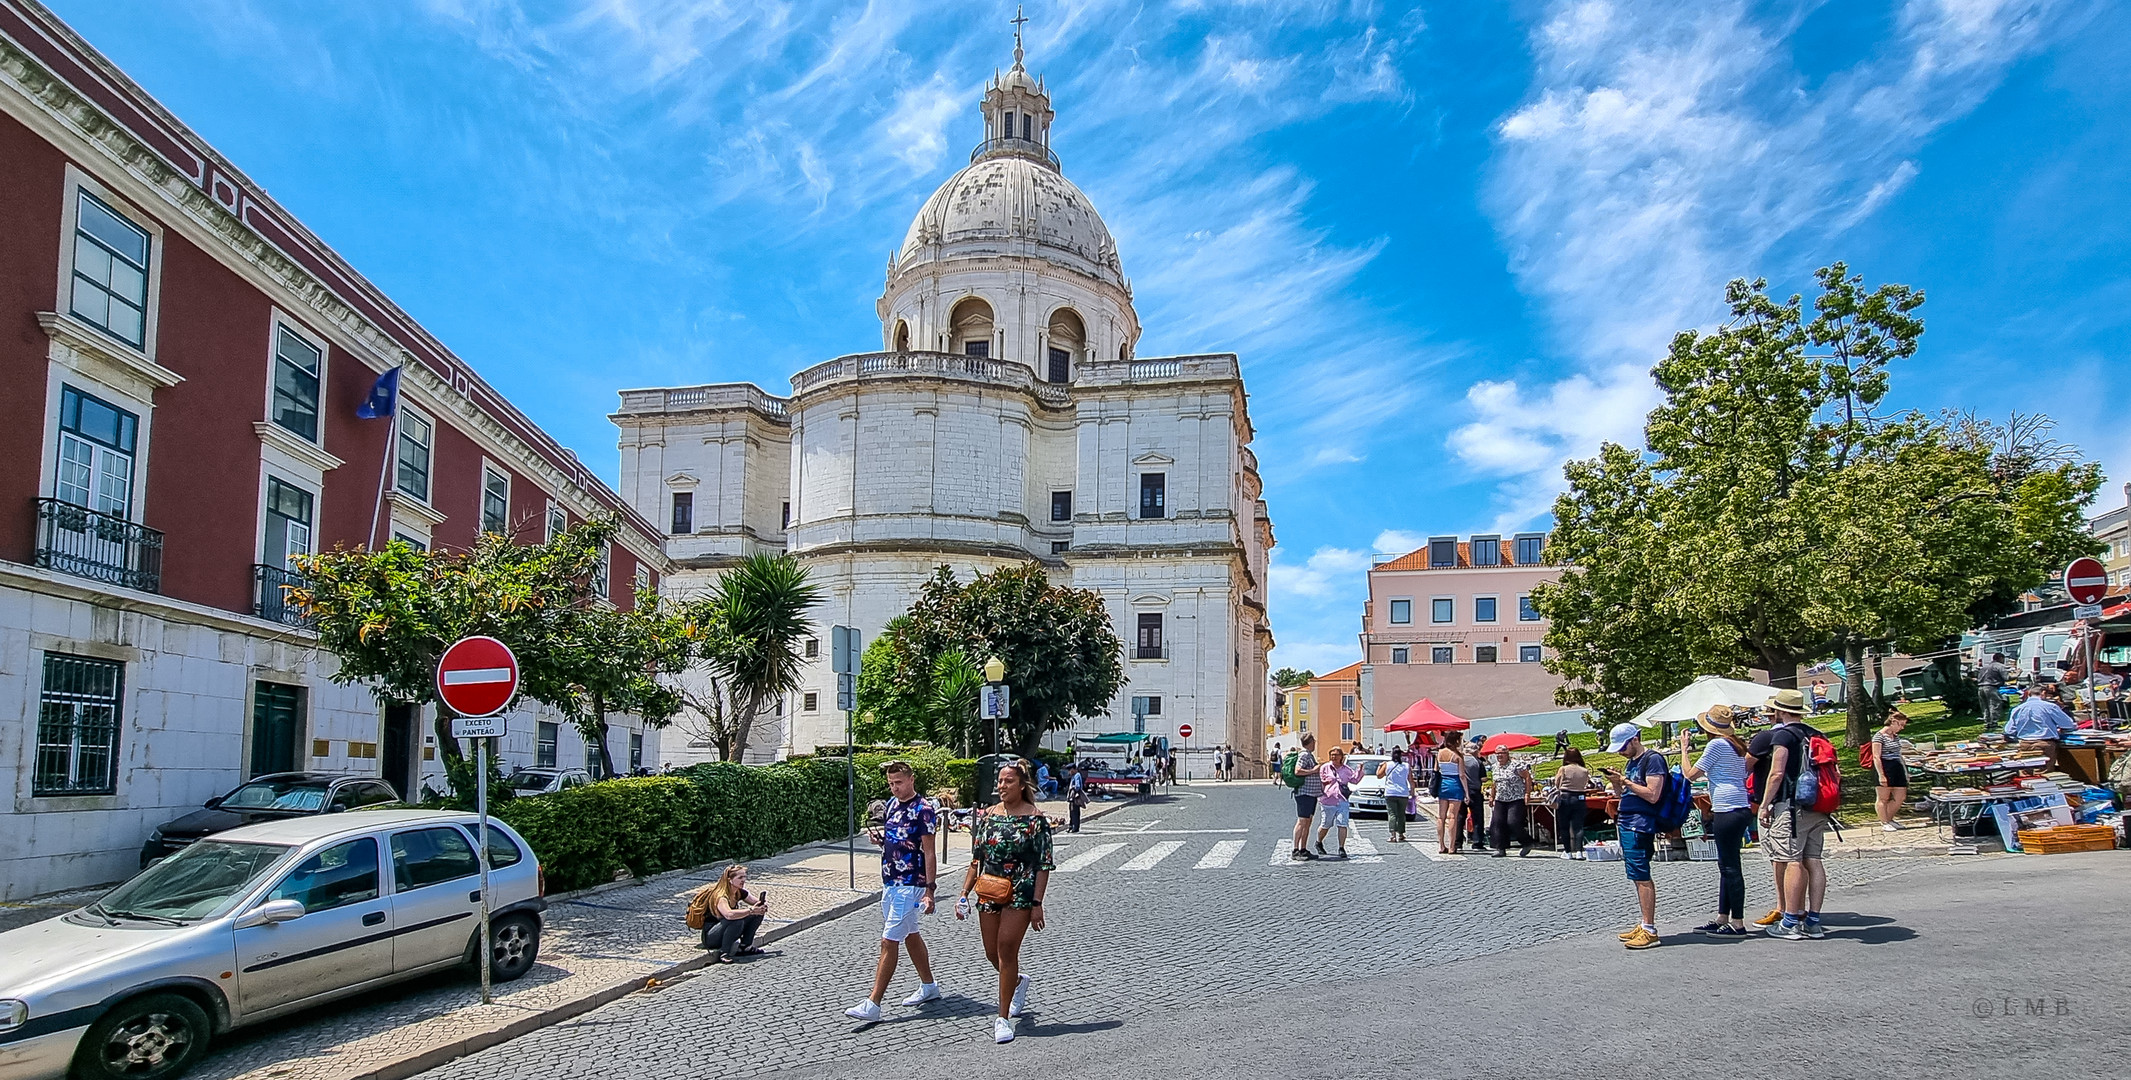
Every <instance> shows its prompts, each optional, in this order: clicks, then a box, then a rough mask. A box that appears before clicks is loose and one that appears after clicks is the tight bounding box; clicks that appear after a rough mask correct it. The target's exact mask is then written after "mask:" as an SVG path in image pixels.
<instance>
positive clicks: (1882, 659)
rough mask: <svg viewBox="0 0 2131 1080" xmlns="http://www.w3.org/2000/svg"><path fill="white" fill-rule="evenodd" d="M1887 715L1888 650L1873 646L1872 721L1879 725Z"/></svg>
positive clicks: (1874, 724)
mask: <svg viewBox="0 0 2131 1080" xmlns="http://www.w3.org/2000/svg"><path fill="white" fill-rule="evenodd" d="M1886 716H1887V650H1886V649H1885V648H1884V647H1881V646H1878V645H1874V646H1873V647H1872V723H1873V726H1875V727H1876V726H1878V725H1879V723H1880V722H1881V721H1882V720H1885V719H1886Z"/></svg>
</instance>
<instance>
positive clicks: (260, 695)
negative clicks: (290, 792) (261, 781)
mask: <svg viewBox="0 0 2131 1080" xmlns="http://www.w3.org/2000/svg"><path fill="white" fill-rule="evenodd" d="M306 696H307V695H306V694H305V693H304V688H303V687H301V686H289V685H287V684H285V683H271V682H262V683H257V684H254V686H253V688H252V771H251V775H253V776H265V775H267V774H268V773H283V772H295V771H296V770H297V769H299V768H301V767H302V765H303V759H302V757H301V756H300V755H301V754H302V752H303V713H304V705H305V698H306Z"/></svg>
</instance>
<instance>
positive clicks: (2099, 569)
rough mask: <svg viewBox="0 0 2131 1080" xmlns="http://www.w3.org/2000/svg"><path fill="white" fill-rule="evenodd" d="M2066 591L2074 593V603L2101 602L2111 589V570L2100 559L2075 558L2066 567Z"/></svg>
mask: <svg viewBox="0 0 2131 1080" xmlns="http://www.w3.org/2000/svg"><path fill="white" fill-rule="evenodd" d="M2064 591H2066V592H2068V593H2071V594H2072V602H2073V603H2076V604H2099V603H2101V598H2102V594H2104V593H2106V592H2108V591H2109V571H2108V569H2107V568H2106V567H2104V566H2102V565H2101V560H2099V559H2088V558H2080V559H2073V560H2072V565H2070V566H2067V567H2065V568H2064Z"/></svg>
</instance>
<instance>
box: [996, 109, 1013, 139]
mask: <svg viewBox="0 0 2131 1080" xmlns="http://www.w3.org/2000/svg"><path fill="white" fill-rule="evenodd" d="M999 137H1000V138H1002V139H1011V138H1013V137H1014V114H1013V113H1007V114H1006V124H1005V130H1004V131H1001V132H1000V133H999Z"/></svg>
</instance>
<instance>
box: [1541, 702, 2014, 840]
mask: <svg viewBox="0 0 2131 1080" xmlns="http://www.w3.org/2000/svg"><path fill="white" fill-rule="evenodd" d="M1902 711H1903V712H1904V713H1907V714H1908V715H1909V726H1908V728H1906V729H1904V730H1903V732H1902V737H1903V738H1905V739H1908V740H1910V741H1912V742H1921V741H1927V740H1930V739H1937V740H1939V742H1940V743H1941V744H1944V743H1948V742H1958V741H1960V740H1962V739H1972V738H1975V737H1976V736H1977V735H1978V734H1980V733H1981V732H1982V731H1983V719H1982V718H1981V717H1979V716H1976V715H1974V714H1972V713H1953V712H1950V711H1948V709H1947V708H1946V705H1945V703H1944V702H1939V701H1922V702H1914V703H1910V704H1905V705H1903V706H1902ZM1808 722H1809V723H1811V724H1812V725H1813V726H1814V727H1815V728H1817V729H1819V730H1820V731H1821V732H1822V733H1823V734H1825V735H1827V737H1828V741H1829V742H1831V743H1834V744H1835V757H1836V759H1837V761H1838V762H1840V764H1841V768H1842V805H1841V806H1840V807H1839V808H1838V809H1837V810H1836V812H1835V814H1836V817H1837V818H1839V819H1840V820H1841V821H1842V822H1843V824H1845V825H1848V824H1853V823H1859V822H1863V823H1869V822H1871V821H1872V820H1873V813H1872V799H1873V780H1874V777H1873V776H1872V774H1871V773H1870V772H1868V771H1867V770H1866V769H1864V768H1863V767H1861V766H1859V765H1858V764H1857V754H1856V752H1855V751H1853V750H1851V749H1850V740H1849V738H1848V736H1847V735H1846V734H1845V733H1844V731H1843V725H1844V720H1843V714H1842V713H1840V712H1832V713H1827V714H1824V715H1822V716H1817V717H1813V718H1811V719H1810V720H1809V721H1808ZM1874 730H1877V729H1876V728H1875V729H1874ZM1541 738H1543V739H1545V740H1546V745H1545V746H1544V747H1540V748H1537V749H1540V750H1541V751H1542V752H1544V753H1548V754H1551V753H1553V742H1554V740H1553V739H1552V738H1551V737H1549V736H1544V735H1542V736H1541ZM1599 738H1600V736H1599V733H1598V732H1595V731H1590V730H1585V731H1571V732H1570V733H1569V745H1571V746H1574V747H1576V748H1577V749H1578V750H1581V751H1583V759H1584V764H1586V765H1588V766H1590V769H1591V772H1592V775H1593V776H1594V778H1597V777H1600V773H1599V770H1600V769H1602V768H1605V767H1608V766H1610V767H1612V768H1616V769H1618V768H1620V767H1621V756H1620V755H1619V754H1609V753H1606V752H1604V751H1602V750H1600V749H1599V748H1598V747H1599ZM1704 741H1705V740H1703V739H1697V740H1696V742H1695V746H1696V748H1697V750H1696V752H1697V753H1699V752H1700V747H1701V746H1702V745H1703V743H1704ZM1651 749H1654V750H1663V751H1665V757H1666V759H1667V760H1668V761H1671V763H1672V764H1673V765H1674V766H1675V767H1676V766H1678V765H1679V761H1678V760H1677V758H1678V757H1679V754H1678V750H1679V743H1678V742H1674V743H1672V744H1670V745H1668V746H1656V745H1652V746H1651ZM1560 770H1561V762H1560V761H1558V760H1556V759H1554V758H1551V757H1550V758H1547V759H1546V760H1544V761H1541V762H1539V763H1538V764H1537V765H1536V766H1534V768H1533V769H1532V772H1533V773H1534V774H1535V775H1537V776H1538V777H1539V778H1540V779H1542V780H1545V779H1548V778H1551V777H1552V776H1553V775H1554V774H1555V773H1557V772H1559V771H1560ZM1911 779H1912V780H1915V781H1921V780H1923V777H1922V776H1921V775H1918V776H1912V778H1911ZM1921 797H1922V793H1921V792H1919V791H1916V790H1914V789H1912V790H1911V792H1910V799H1911V801H1914V800H1916V799H1918V798H1921Z"/></svg>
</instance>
